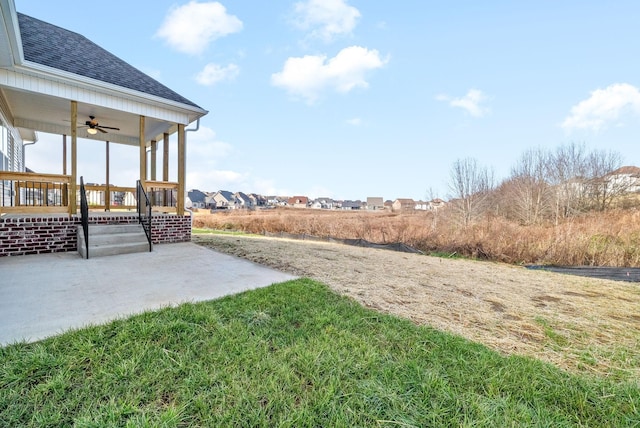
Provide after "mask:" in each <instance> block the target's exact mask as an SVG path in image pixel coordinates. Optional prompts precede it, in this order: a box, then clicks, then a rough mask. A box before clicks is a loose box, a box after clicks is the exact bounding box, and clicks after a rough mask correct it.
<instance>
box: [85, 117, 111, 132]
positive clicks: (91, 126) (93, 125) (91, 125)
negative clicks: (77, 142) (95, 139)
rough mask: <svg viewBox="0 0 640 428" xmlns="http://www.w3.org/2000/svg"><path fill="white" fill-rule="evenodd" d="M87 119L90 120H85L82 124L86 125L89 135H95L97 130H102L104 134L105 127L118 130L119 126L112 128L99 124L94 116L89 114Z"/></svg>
mask: <svg viewBox="0 0 640 428" xmlns="http://www.w3.org/2000/svg"><path fill="white" fill-rule="evenodd" d="M89 119H91V120H87V121H86V122H85V123H84V126H87V127H88V129H87V132H88V133H89V134H91V135H95V134H97V133H98V131H100V132H102V133H103V134H106V133H107V131H105V129H113V130H115V131H119V130H120V128H114V127H112V126H101V125H100V124H99V123H98V121H97V120H96V117H95V116H89Z"/></svg>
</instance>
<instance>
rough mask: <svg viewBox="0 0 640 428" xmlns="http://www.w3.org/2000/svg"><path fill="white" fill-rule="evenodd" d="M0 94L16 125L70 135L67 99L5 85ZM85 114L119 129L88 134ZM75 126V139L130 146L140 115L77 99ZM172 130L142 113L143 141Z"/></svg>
mask: <svg viewBox="0 0 640 428" xmlns="http://www.w3.org/2000/svg"><path fill="white" fill-rule="evenodd" d="M0 97H1V98H4V101H5V103H6V104H7V106H8V108H9V112H10V114H11V115H12V116H13V117H12V119H13V124H14V126H15V127H16V128H23V129H29V130H34V131H38V132H46V133H51V134H58V135H63V134H66V135H71V102H70V101H69V100H68V99H65V98H59V97H54V96H50V95H46V94H41V93H37V92H26V91H21V90H16V89H11V88H6V87H5V88H0ZM89 116H94V117H95V118H96V121H97V122H98V123H99V124H100V125H102V126H109V127H115V128H120V130H108V133H107V134H103V133H101V132H98V133H97V134H95V135H91V134H89V133H87V127H86V126H84V124H85V122H86V121H88V120H90V119H89ZM77 125H78V134H77V135H78V137H79V138H86V139H91V140H99V141H110V142H114V143H120V144H127V145H132V146H138V145H139V144H140V143H139V136H140V130H139V126H140V115H138V114H133V113H130V112H127V111H122V110H116V109H112V108H107V107H104V106H100V105H96V104H90V103H86V102H78V123H77ZM175 130H176V125H175V124H174V123H170V122H167V121H162V120H159V119H154V118H152V117H148V116H146V119H145V141H147V142H148V141H150V140H151V139H154V138H158V137H159V136H161V135H162V134H163V133H165V132H167V133H173V132H175Z"/></svg>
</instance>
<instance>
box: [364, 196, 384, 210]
mask: <svg viewBox="0 0 640 428" xmlns="http://www.w3.org/2000/svg"><path fill="white" fill-rule="evenodd" d="M367 209H368V210H382V209H384V199H383V198H379V197H369V198H367Z"/></svg>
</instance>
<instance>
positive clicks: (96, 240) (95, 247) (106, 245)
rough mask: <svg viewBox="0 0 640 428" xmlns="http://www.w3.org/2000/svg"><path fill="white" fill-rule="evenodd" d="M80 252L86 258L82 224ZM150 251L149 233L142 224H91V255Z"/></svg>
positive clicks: (79, 232) (99, 255)
mask: <svg viewBox="0 0 640 428" xmlns="http://www.w3.org/2000/svg"><path fill="white" fill-rule="evenodd" d="M77 234H78V253H80V255H81V256H82V257H83V258H86V256H87V254H86V252H87V250H86V245H85V240H84V231H83V229H82V226H78V230H77ZM144 251H149V241H148V240H147V235H146V234H145V232H144V229H143V228H142V225H140V224H114V225H90V226H89V257H92V258H93V257H101V256H111V255H116V254H128V253H137V252H144Z"/></svg>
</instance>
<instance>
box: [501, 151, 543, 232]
mask: <svg viewBox="0 0 640 428" xmlns="http://www.w3.org/2000/svg"><path fill="white" fill-rule="evenodd" d="M548 169H549V154H548V153H547V152H545V151H543V150H542V149H540V148H537V149H530V150H527V151H526V152H524V153H523V154H522V156H521V157H520V159H519V161H518V162H517V163H516V164H515V166H514V167H513V168H511V176H510V178H509V188H510V192H509V194H510V197H511V199H512V200H511V204H512V205H511V210H512V212H513V214H514V216H515V217H516V218H517V219H518V220H519V221H520V222H522V223H524V224H536V223H540V222H541V221H542V220H543V219H544V216H545V215H546V214H548V212H549V211H550V209H551V199H552V198H551V188H550V186H549V183H548V181H547V177H548V175H549V172H548Z"/></svg>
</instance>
